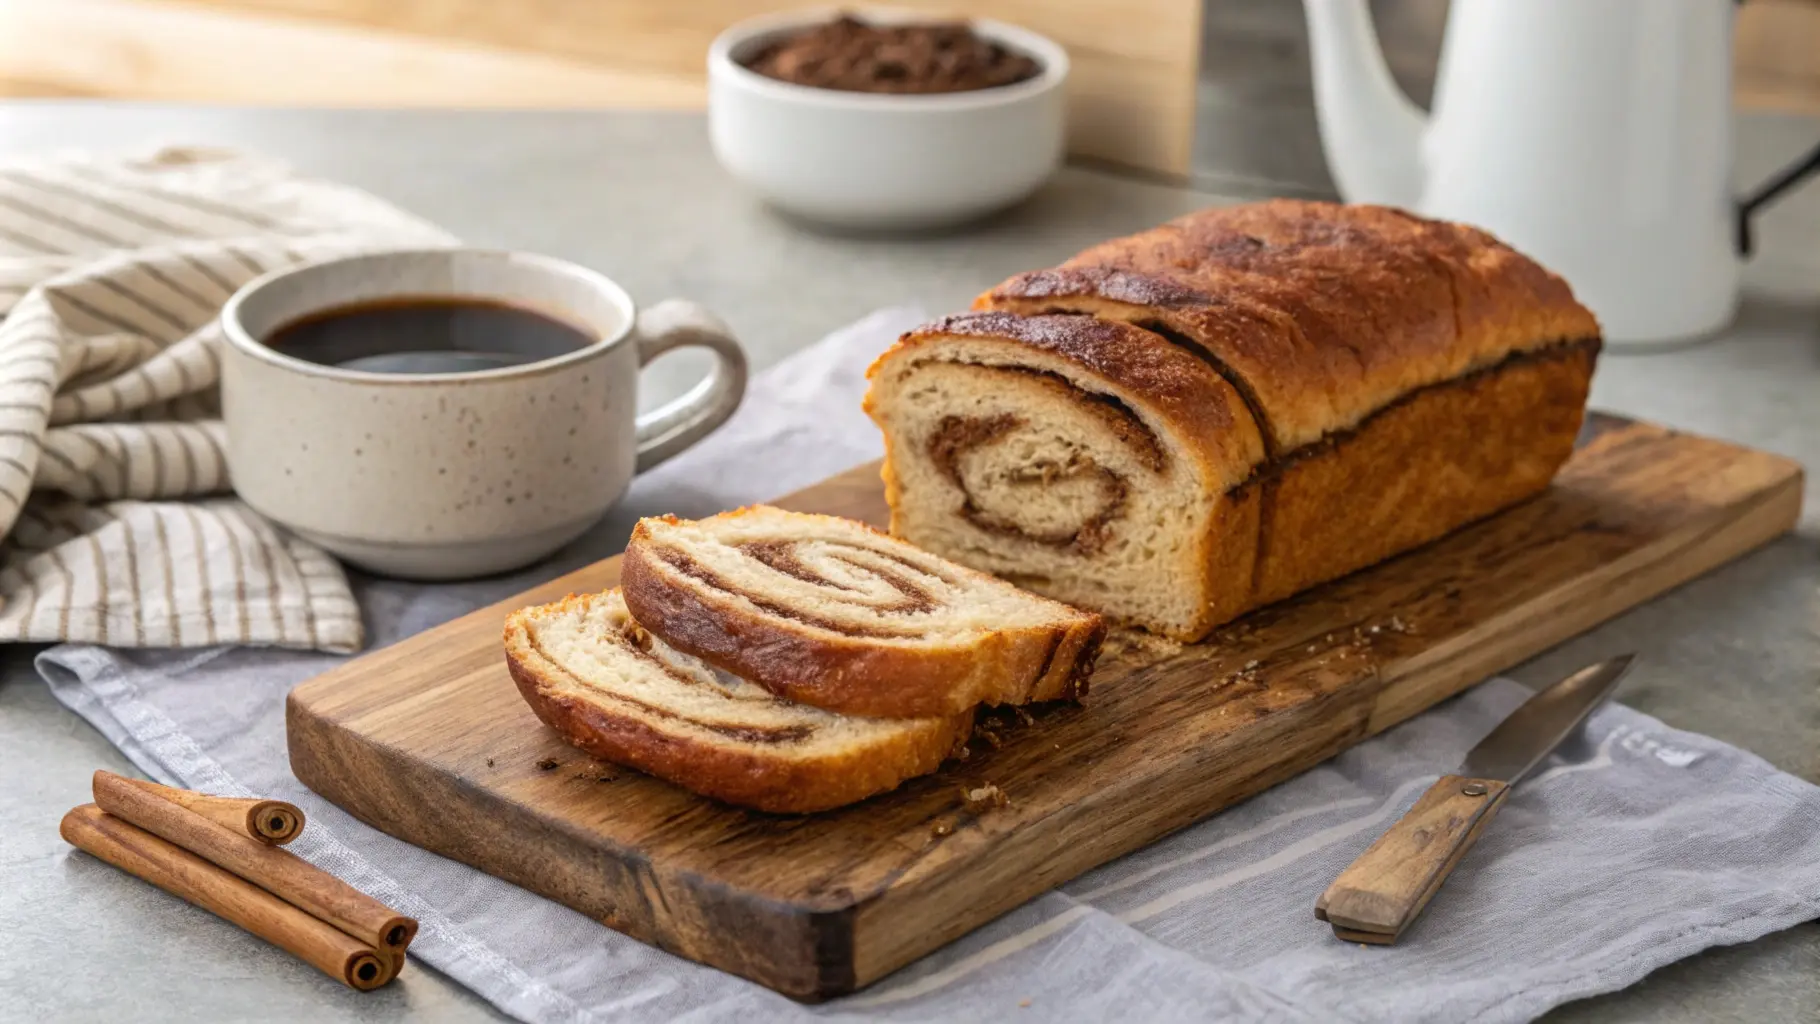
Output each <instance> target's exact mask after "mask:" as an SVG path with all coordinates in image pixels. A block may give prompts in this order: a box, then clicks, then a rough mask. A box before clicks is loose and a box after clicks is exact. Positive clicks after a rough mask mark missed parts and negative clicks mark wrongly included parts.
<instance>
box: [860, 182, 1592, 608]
mask: <svg viewBox="0 0 1820 1024" xmlns="http://www.w3.org/2000/svg"><path fill="white" fill-rule="evenodd" d="M975 310H976V312H974V313H971V314H966V315H961V316H956V317H950V318H947V319H945V320H942V321H939V322H937V323H934V324H930V325H928V326H926V327H923V328H921V329H919V330H916V331H913V332H911V333H910V334H908V335H906V336H905V337H904V338H903V339H901V340H900V341H899V342H898V344H897V345H896V346H894V347H893V348H892V349H891V350H890V351H888V352H886V353H885V354H884V355H883V356H881V357H880V358H879V360H878V361H877V362H876V363H875V364H874V365H873V367H872V369H871V371H870V377H871V388H870V390H869V392H868V394H867V398H866V408H867V410H868V412H869V413H870V414H871V415H872V417H873V419H874V420H875V421H876V422H877V423H878V424H879V426H880V427H881V428H882V429H883V431H884V435H885V445H886V460H885V469H884V478H885V489H886V496H887V498H888V500H889V502H890V505H891V529H892V532H893V533H894V534H895V535H897V536H899V537H902V538H904V539H905V540H908V541H909V542H911V543H913V544H916V545H918V546H919V547H923V548H926V549H928V550H930V551H933V552H936V553H938V554H941V555H943V556H946V557H948V558H951V559H953V560H955V561H958V562H961V563H963V564H966V565H970V566H973V567H975V568H978V569H983V570H985V571H988V572H991V573H994V574H997V575H999V576H1002V577H1004V578H1006V579H1008V580H1011V581H1013V582H1016V583H1018V584H1020V585H1023V586H1025V587H1027V588H1029V589H1032V590H1035V591H1037V592H1040V593H1043V594H1047V595H1049V596H1051V597H1055V598H1058V599H1060V600H1063V601H1067V602H1069V603H1071V604H1076V605H1079V606H1081V607H1085V608H1092V609H1096V610H1099V611H1101V612H1105V613H1107V614H1109V615H1111V616H1113V617H1115V618H1118V619H1122V620H1125V621H1128V622H1132V623H1135V624H1139V625H1144V626H1147V627H1150V628H1152V629H1155V630H1158V631H1160V632H1163V633H1166V634H1168V635H1170V636H1172V637H1175V638H1177V639H1183V640H1195V639H1199V638H1201V637H1203V636H1205V635H1206V633H1207V632H1208V631H1209V630H1211V629H1212V628H1213V627H1214V626H1216V625H1218V624H1220V623H1223V622H1226V621H1228V620H1230V619H1232V618H1234V617H1235V616H1237V615H1240V614H1242V613H1243V612H1245V611H1247V610H1249V609H1252V608H1255V607H1258V606H1260V605H1263V604H1267V603H1270V602H1272V601H1276V600H1280V599H1282V598H1284V597H1287V596H1289V595H1291V594H1294V593H1296V592H1298V591H1300V590H1303V589H1305V588H1307V587H1310V586H1312V585H1314V584H1317V583H1321V582H1324V581H1327V580H1331V579H1334V578H1336V577H1339V576H1342V575H1345V574H1347V573H1349V572H1352V571H1354V570H1356V569H1359V568H1362V567H1364V566H1367V565H1370V564H1372V563H1375V562H1378V561H1380V560H1382V559H1385V558H1388V557H1391V556H1393V555H1396V554H1398V553H1400V552H1403V551H1407V550H1409V549H1410V548H1413V547H1416V546H1418V545H1421V544H1424V543H1426V542H1428V541H1431V540H1434V539H1436V538H1438V537H1440V536H1442V535H1443V534H1445V533H1447V532H1448V531H1450V530H1453V529H1455V528H1457V527H1459V526H1461V525H1463V524H1465V523H1468V522H1471V521H1472V520H1475V519H1478V518H1481V517H1483V516H1486V515H1489V514H1491V513H1493V512H1496V511H1498V510H1500V509H1503V508H1505V507H1508V506H1509V505H1511V504H1513V503H1516V502H1519V501H1521V500H1523V499H1525V498H1527V497H1530V496H1532V495H1534V494H1536V493H1537V492H1538V491H1540V490H1541V489H1543V488H1544V487H1546V486H1547V484H1548V482H1549V480H1550V479H1551V478H1552V477H1553V476H1554V474H1555V472H1556V471H1557V470H1558V469H1559V467H1560V466H1561V464H1562V463H1563V462H1564V461H1565V460H1566V459H1567V457H1568V455H1569V454H1570V453H1571V451H1572V449H1573V444H1574V438H1575V436H1576V434H1577V433H1578V430H1579V427H1580V421H1581V417H1582V413H1583V410H1584V407H1585V403H1586V395H1587V390H1588V386H1589V383H1590V380H1591V376H1592V372H1593V367H1594V362H1595V359H1596V356H1597V353H1598V351H1599V347H1600V336H1599V326H1598V323H1597V322H1596V321H1595V320H1594V318H1593V316H1592V315H1591V313H1589V312H1588V311H1587V310H1586V309H1585V308H1584V307H1582V306H1581V305H1580V304H1579V303H1578V302H1576V301H1575V300H1574V297H1573V295H1572V293H1571V291H1570V290H1569V288H1568V287H1567V285H1566V284H1565V283H1564V282H1563V281H1562V280H1561V279H1560V278H1558V277H1556V276H1555V275H1553V274H1551V273H1550V272H1548V271H1547V270H1545V269H1543V268H1542V267H1541V266H1539V265H1537V264H1536V263H1535V262H1533V261H1531V260H1530V259H1528V258H1526V257H1524V256H1523V255H1521V254H1520V253H1518V252H1516V251H1514V250H1512V249H1511V248H1509V247H1508V246H1506V245H1504V244H1503V243H1501V242H1499V241H1498V240H1497V239H1495V238H1493V237H1492V236H1490V235H1488V234H1486V233H1485V232H1483V231H1479V230H1476V229H1473V228H1470V227H1466V226H1462V225H1458V224H1451V223H1445V222H1440V221H1433V220H1427V219H1423V218H1420V217H1416V216H1413V215H1410V214H1407V213H1404V212H1402V211H1399V210H1394V209H1390V208H1386V207H1374V206H1345V205H1338V204H1330V203H1315V202H1299V201H1287V200H1277V201H1271V202H1265V203H1257V204H1252V205H1247V206H1237V207H1229V208H1223V209H1214V210H1208V211H1203V212H1201V213H1197V214H1193V215H1190V216H1187V217H1184V218H1181V219H1179V220H1176V221H1173V222H1171V223H1168V224H1165V225H1163V226H1161V227H1158V228H1155V229H1153V230H1151V231H1146V232H1143V233H1141V234H1137V235H1133V236H1131V237H1129V238H1122V239H1117V240H1114V241H1110V242H1106V243H1104V244H1101V245H1097V246H1094V247H1092V248H1090V249H1088V250H1086V251H1085V252H1082V253H1081V254H1079V255H1078V256H1076V257H1074V258H1073V259H1071V260H1069V261H1067V262H1065V263H1063V264H1062V265H1061V266H1059V267H1056V268H1054V269H1052V270H1044V271H1037V272H1034V273H1028V274H1021V275H1018V276H1016V277H1013V278H1012V279H1010V280H1009V281H1006V282H1004V283H1003V284H1001V285H999V286H998V287H996V288H994V289H992V290H991V291H989V292H987V293H986V294H984V295H982V296H981V297H980V298H979V299H978V300H977V301H976V302H975Z"/></svg>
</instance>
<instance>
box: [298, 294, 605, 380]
mask: <svg viewBox="0 0 1820 1024" xmlns="http://www.w3.org/2000/svg"><path fill="white" fill-rule="evenodd" d="M596 340H598V339H597V338H596V337H595V336H594V335H593V334H591V333H589V332H587V331H584V330H582V329H581V328H579V327H576V326H574V325H572V324H567V323H564V322H563V321H561V320H557V319H556V318H554V317H550V316H546V315H544V314H542V313H539V312H537V311H535V310H530V309H525V308H523V307H521V306H513V305H509V304H507V303H503V302H493V301H489V300H486V299H467V298H440V297H410V298H395V299H381V300H377V301H373V302H359V303H353V304H350V305H346V306H337V307H335V308H332V309H325V310H323V311H322V312H319V313H312V314H310V315H309V316H306V317H303V318H302V319H299V320H293V321H291V322H290V323H288V324H285V325H283V326H281V327H279V328H278V329H277V330H275V331H273V332H272V333H271V335H270V336H269V337H268V338H266V339H265V343H266V345H267V346H268V347H270V348H273V349H275V350H277V351H279V352H282V353H284V354H285V355H288V356H293V357H295V358H298V359H305V360H308V361H310V362H312V363H321V364H323V365H325V366H340V367H345V368H348V369H354V370H368V371H376V372H380V373H456V372H461V371H465V370H488V369H495V368H497V367H501V366H515V365H518V364H520V363H533V362H537V361H539V360H543V359H550V358H553V357H555V356H560V355H563V354H565V353H568V352H573V351H575V350H576V349H579V348H585V347H586V346H588V345H591V344H593V343H594V342H595V341H596Z"/></svg>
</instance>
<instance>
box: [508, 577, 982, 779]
mask: <svg viewBox="0 0 1820 1024" xmlns="http://www.w3.org/2000/svg"><path fill="white" fill-rule="evenodd" d="M505 643H506V657H507V664H508V665H509V667H510V668H511V672H512V678H513V679H514V680H516V681H517V683H518V689H519V692H520V693H522V694H523V695H524V698H525V700H526V701H527V702H528V703H529V704H530V705H531V708H532V710H533V711H535V712H536V713H537V717H538V718H541V719H543V721H544V722H545V723H546V724H548V725H549V726H550V727H551V728H553V729H555V730H556V731H557V732H558V733H560V734H561V735H562V736H563V738H564V739H566V740H568V741H569V742H570V743H572V744H574V745H576V746H577V747H580V748H581V749H583V750H585V751H587V752H588V753H590V754H593V755H594V756H596V757H599V758H603V759H605V760H608V761H612V762H614V763H616V764H624V765H629V766H631V767H634V768H638V769H640V770H642V771H646V772H649V773H650V774H652V775H655V776H658V777H659V778H662V779H667V780H669V781H671V782H674V783H676V784H678V785H680V786H683V787H684V788H687V789H690V790H694V791H695V792H698V793H702V794H704V795H707V796H711V797H715V798H716V799H720V800H725V801H727V802H728V803H734V804H740V805H742V806H746V807H753V808H757V809H759V810H763V811H777V812H797V813H801V812H808V811H820V810H826V809H828V808H831V807H839V806H841V805H843V804H849V803H853V802H854V801H857V800H862V799H865V798H866V797H868V796H871V795H873V794H875V793H881V792H884V791H885V790H888V789H891V788H893V787H895V786H897V785H898V784H899V783H901V782H903V781H904V780H905V779H908V778H911V777H913V776H916V775H922V774H925V773H927V772H931V771H934V770H935V768H936V767H937V766H938V765H940V764H941V762H942V760H943V759H944V758H946V757H947V756H948V755H949V754H950V753H952V752H953V751H954V750H955V749H956V748H957V747H959V746H960V744H962V743H963V742H965V741H966V739H967V734H968V731H969V730H970V729H971V727H972V723H973V713H972V711H971V709H969V710H967V711H965V712H962V713H958V714H951V715H943V716H939V717H931V718H906V719H886V718H856V717H852V716H847V715H837V714H833V713H831V712H827V711H823V710H821V709H819V708H814V707H809V706H807V705H803V704H795V703H792V702H790V701H787V700H783V699H781V698H779V697H777V696H775V695H773V694H772V693H771V692H770V691H769V690H766V689H764V688H763V687H760V686H757V685H755V684H753V683H750V682H747V681H746V680H743V679H740V678H738V677H736V676H732V675H728V674H727V673H724V672H717V671H716V670H714V669H713V668H712V667H710V666H709V665H708V664H706V663H705V662H703V661H701V660H700V659H698V658H694V657H691V656H689V655H687V654H683V653H682V652H680V651H677V650H675V649H673V648H672V647H670V646H669V645H668V644H665V643H664V642H663V641H662V640H659V639H658V638H656V637H654V636H652V635H651V634H650V633H649V632H647V631H646V630H644V629H643V628H641V627H640V626H639V624H638V623H637V622H636V621H634V620H633V619H632V617H631V615H630V614H629V613H628V612H627V611H626V605H625V601H624V600H623V598H622V597H621V594H620V592H619V591H618V590H610V591H608V592H606V593H604V594H589V595H586V596H579V597H570V598H568V599H567V600H564V601H558V602H556V603H555V604H548V605H543V606H540V607H536V608H526V609H524V610H522V611H519V612H515V613H513V614H512V616H511V617H510V618H508V619H507V620H506V631H505Z"/></svg>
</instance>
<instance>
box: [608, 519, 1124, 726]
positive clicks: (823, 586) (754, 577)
mask: <svg viewBox="0 0 1820 1024" xmlns="http://www.w3.org/2000/svg"><path fill="white" fill-rule="evenodd" d="M620 583H621V586H622V587H624V589H625V595H626V604H627V605H628V606H629V607H630V608H631V610H632V614H633V616H634V617H635V618H637V619H638V621H639V622H640V623H643V624H644V625H645V626H646V627H647V628H649V629H650V630H651V631H652V632H653V633H656V634H657V635H659V636H661V637H663V638H664V640H665V641H666V642H667V643H669V644H670V645H671V646H672V647H675V648H677V649H678V650H681V651H685V652H687V653H689V654H693V655H696V656H697V657H700V658H702V659H704V660H706V661H708V662H709V663H711V664H713V665H715V666H717V667H719V668H721V669H724V670H726V671H728V672H732V673H734V674H736V675H739V676H740V677H742V678H745V679H749V680H751V681H752V682H755V683H758V684H760V685H761V686H763V687H765V688H766V689H768V690H770V691H771V692H773V693H776V694H779V695H781V696H784V697H788V698H789V699H791V700H793V701H798V702H800V703H803V704H813V705H815V706H817V707H821V708H826V709H828V710H830V711H838V712H841V713H843V714H849V715H876V716H882V717H887V718H920V717H926V716H946V715H954V714H958V713H960V712H962V711H965V710H967V709H968V708H971V707H973V706H974V705H977V704H1023V703H1028V702H1031V701H1044V700H1058V699H1074V698H1078V697H1080V696H1082V695H1083V694H1085V693H1086V689H1087V675H1088V673H1089V672H1091V671H1092V668H1093V662H1094V659H1095V658H1096V657H1098V655H1099V648H1100V642H1101V641H1102V640H1103V639H1104V637H1105V625H1104V623H1103V622H1102V621H1101V620H1100V617H1099V616H1097V615H1094V614H1092V613H1090V612H1082V611H1078V610H1076V609H1074V608H1070V607H1068V606H1067V605H1064V604H1061V603H1059V602H1056V601H1052V600H1049V599H1047V598H1043V597H1038V596H1036V595H1034V594H1029V593H1026V592H1024V591H1022V590H1019V589H1018V588H1016V587H1014V586H1012V585H1011V584H1009V583H1006V582H1004V581H1003V580H1000V579H996V578H994V577H992V576H988V575H986V574H985V573H982V572H978V571H975V570H972V569H967V568H964V567H962V566H959V565H956V564H954V563H952V562H949V561H947V560H945V559H942V558H939V557H937V556H935V555H932V554H929V553H928V552H926V551H923V550H921V549H919V548H916V547H913V546H911V545H910V544H907V543H905V542H903V541H900V540H896V539H894V538H892V537H889V536H887V535H885V534H884V533H881V532H880V531H878V530H875V529H873V528H872V527H870V526H867V525H865V524H864V523H859V522H855V521H853V520H851V519H841V518H839V517H836V516H824V515H810V514H807V513H801V512H785V511H783V510H781V509H776V508H771V507H769V506H764V505H755V506H752V507H750V508H744V509H740V510H738V511H735V512H725V513H722V514H720V515H717V516H713V517H710V518H708V519H702V520H698V521H694V522H687V521H683V520H680V519H677V518H675V517H673V516H665V517H662V518H658V519H645V520H642V521H640V522H639V524H638V527H637V528H636V529H635V530H633V532H632V541H631V544H630V545H629V546H628V547H627V548H626V555H625V560H624V561H623V562H622V563H621V566H620Z"/></svg>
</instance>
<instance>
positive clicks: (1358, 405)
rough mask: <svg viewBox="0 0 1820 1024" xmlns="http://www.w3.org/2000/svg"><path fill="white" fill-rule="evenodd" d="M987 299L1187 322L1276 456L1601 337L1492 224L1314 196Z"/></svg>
mask: <svg viewBox="0 0 1820 1024" xmlns="http://www.w3.org/2000/svg"><path fill="white" fill-rule="evenodd" d="M975 306H976V308H979V309H994V310H1005V311H1011V312H1019V313H1027V314H1029V313H1046V312H1055V311H1068V312H1081V313H1089V314H1094V315H1098V316H1101V317H1106V318H1109V319H1118V320H1126V321H1130V322H1133V323H1139V324H1144V325H1146V326H1154V327H1159V328H1162V329H1164V330H1167V331H1171V332H1174V333H1175V334H1176V335H1179V339H1178V340H1183V341H1188V342H1191V343H1192V344H1193V346H1195V347H1198V348H1200V349H1201V350H1203V351H1204V353H1205V354H1206V355H1207V356H1208V357H1209V358H1210V359H1211V360H1212V361H1213V362H1215V363H1216V364H1217V365H1218V366H1220V367H1221V368H1222V369H1223V370H1224V371H1225V372H1226V374H1227V376H1228V377H1229V378H1230V379H1232V380H1234V382H1235V383H1237V384H1239V385H1240V388H1241V391H1242V392H1243V393H1244V394H1245V396H1246V398H1247V399H1248V401H1250V403H1251V404H1252V405H1253V408H1254V411H1256V412H1257V413H1258V415H1259V418H1260V419H1261V420H1262V421H1263V425H1264V427H1265V428H1266V431H1267V433H1268V435H1269V438H1270V440H1271V447H1272V450H1273V452H1275V453H1285V452H1288V451H1290V450H1293V449H1295V448H1297V447H1300V446H1302V445H1305V444H1311V443H1314V442H1316V441H1318V440H1320V439H1321V438H1322V437H1325V436H1327V435H1329V434H1332V433H1335V432H1338V431H1343V430H1347V429H1350V428H1352V427H1354V426H1356V425H1358V424H1359V423H1360V422H1362V421H1363V420H1364V418H1365V417H1366V416H1368V415H1370V414H1371V413H1373V412H1375V411H1377V410H1378V409H1381V408H1383V407H1385V406H1387V405H1389V404H1390V403H1391V402H1393V401H1395V400H1396V399H1397V398H1399V397H1401V396H1402V395H1404V394H1407V393H1409V392H1411V391H1413V390H1415V389H1417V388H1421V387H1425V386H1427V385H1430V384H1436V383H1440V382H1442V381H1445V380H1449V379H1452V378H1455V377H1458V376H1461V375H1462V374H1465V373H1467V372H1470V371H1472V370H1474V369H1480V368H1484V367H1487V366H1491V365H1495V364H1497V363H1499V362H1501V361H1503V360H1504V359H1505V358H1506V357H1507V356H1509V355H1511V354H1513V353H1515V352H1519V351H1525V350H1529V349H1535V348H1542V347H1547V346H1549V345H1553V344H1556V343H1559V342H1563V341H1577V340H1584V339H1588V338H1596V337H1598V334H1599V329H1598V323H1597V321H1595V320H1594V319H1593V317H1592V315H1591V314H1590V313H1589V312H1587V311H1586V309H1585V308H1584V307H1583V306H1581V305H1580V304H1579V303H1578V302H1576V301H1575V300H1574V298H1573V295H1572V292H1571V291H1570V290H1569V288H1568V287H1567V285H1566V284H1565V283H1564V282H1563V281H1561V279H1560V278H1558V277H1556V276H1555V275H1553V274H1551V273H1549V272H1548V271H1547V270H1545V269H1543V268H1542V267H1541V266H1539V265H1538V264H1536V263H1535V262H1534V261H1532V260H1530V259H1528V258H1526V257H1524V256H1523V255H1521V254H1520V253H1517V252H1515V251H1514V250H1512V249H1510V248H1509V247H1508V246H1506V245H1504V244H1503V243H1501V242H1499V241H1498V240H1497V239H1496V238H1494V237H1492V236H1491V235H1489V234H1487V233H1485V232H1483V231H1479V230H1477V229H1474V228H1470V227H1466V226H1463V225H1458V224H1451V223H1447V222H1444V221H1435V220H1428V219H1425V218H1421V217H1417V216H1414V215H1413V214H1409V213H1405V212H1403V211H1401V210H1396V209H1392V208H1389V207H1379V206H1344V205H1340V204H1334V203H1319V202H1306V201H1299V200H1272V201H1269V202H1263V203H1253V204H1247V205H1243V206H1234V207H1225V208H1217V209H1212V210H1204V211H1201V212H1199V213H1194V214H1190V215H1188V216H1186V217H1182V218H1180V219H1178V220H1175V221H1171V222H1169V223H1168V224H1164V225H1162V226H1161V227H1157V228H1154V229H1151V230H1149V231H1145V232H1141V233H1139V234H1136V235H1132V236H1130V237H1127V238H1120V239H1115V240H1112V241H1109V242H1105V243H1102V244H1100V245H1096V246H1094V247H1092V248H1090V249H1087V250H1086V251H1084V252H1082V253H1081V254H1079V255H1078V256H1076V257H1074V258H1073V259H1070V260H1068V261H1067V262H1065V263H1063V264H1062V265H1061V266H1060V267H1057V268H1055V269H1053V270H1045V271H1037V272H1034V273H1029V274H1020V275H1018V276H1016V277H1013V278H1011V279H1010V280H1009V281H1006V282H1004V283H1003V284H1001V285H999V286H998V287H997V288H994V289H992V290H991V291H989V292H987V293H986V294H984V295H982V296H980V298H979V299H978V300H977V301H976V303H975Z"/></svg>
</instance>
